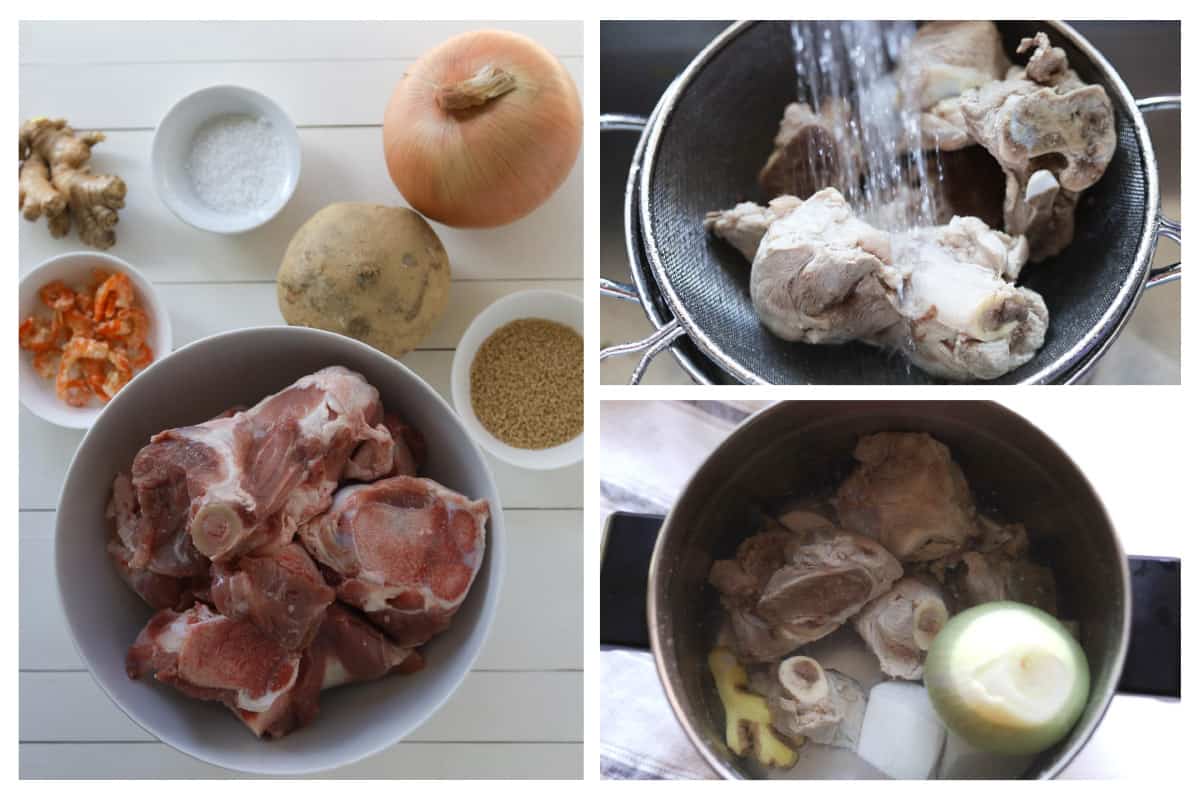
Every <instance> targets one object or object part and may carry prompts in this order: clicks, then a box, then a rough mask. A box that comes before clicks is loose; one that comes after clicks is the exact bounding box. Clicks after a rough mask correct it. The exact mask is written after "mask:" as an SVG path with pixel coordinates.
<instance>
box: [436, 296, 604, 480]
mask: <svg viewBox="0 0 1200 800" xmlns="http://www.w3.org/2000/svg"><path fill="white" fill-rule="evenodd" d="M582 329H583V303H582V301H580V299H579V298H578V297H574V296H572V295H569V294H565V293H563V292H555V291H548V290H530V291H525V292H517V293H515V294H511V295H508V296H507V297H503V298H501V299H500V300H497V301H496V302H494V303H492V304H491V305H490V306H488V307H487V308H485V309H484V310H483V311H482V312H481V313H480V314H479V316H477V317H476V318H475V319H474V321H472V323H471V324H470V326H468V328H467V330H466V332H465V333H464V334H463V337H462V340H461V341H460V342H459V345H458V349H457V350H456V351H455V354H454V363H453V366H452V368H451V394H452V395H453V398H454V406H455V408H456V409H457V410H458V413H459V415H460V416H461V417H462V419H463V423H464V424H465V425H466V427H467V430H468V431H470V433H471V435H472V436H473V437H474V438H475V440H476V441H477V442H478V443H479V444H480V446H482V447H483V448H484V449H485V450H487V451H488V452H490V453H491V454H492V455H494V456H496V457H497V458H499V459H501V460H503V461H507V462H508V463H510V464H513V465H515V466H518V467H524V468H526V469H555V468H558V467H565V466H568V465H571V464H574V463H576V462H578V461H579V460H580V459H581V458H582V457H583V336H582Z"/></svg>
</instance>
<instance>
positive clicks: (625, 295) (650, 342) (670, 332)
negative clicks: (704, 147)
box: [600, 114, 683, 386]
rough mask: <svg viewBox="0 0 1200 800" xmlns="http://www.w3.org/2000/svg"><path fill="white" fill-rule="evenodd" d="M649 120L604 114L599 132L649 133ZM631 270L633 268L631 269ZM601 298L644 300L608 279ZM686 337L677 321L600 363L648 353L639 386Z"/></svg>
mask: <svg viewBox="0 0 1200 800" xmlns="http://www.w3.org/2000/svg"><path fill="white" fill-rule="evenodd" d="M647 124H649V120H648V119H647V118H646V117H641V116H637V115H635V114H601V115H600V132H601V133H608V132H610V131H632V132H634V133H641V132H642V131H644V130H645V129H646V125H647ZM630 269H631V270H632V265H631V266H630ZM600 296H601V297H612V298H615V299H617V300H624V301H626V302H629V303H640V302H641V298H640V297H639V296H638V292H637V288H636V287H635V286H633V284H629V283H622V282H620V281H613V280H609V279H608V278H601V279H600ZM682 335H683V328H682V327H680V325H679V323H678V321H676V320H671V321H670V322H668V323H667V324H666V325H663V326H662V327H659V328H655V330H654V333H652V334H650V335H649V336H647V337H646V338H644V339H641V340H639V341H636V342H626V343H624V344H618V345H613V346H612V347H606V348H604V349H603V350H601V351H600V360H601V361H603V360H605V359H606V358H612V357H613V356H620V355H627V354H629V353H638V352H642V351H645V352H644V353H643V354H642V357H641V359H640V360H639V361H638V364H637V366H636V367H635V368H634V370H633V374H631V375H630V376H629V383H630V385H633V386H636V385H637V384H639V383H641V382H642V378H643V377H644V376H645V374H646V369H647V368H648V367H649V366H650V362H651V361H653V360H654V358H655V357H656V356H657V355H658V354H659V353H661V352H662V351H663V350H666V349H667V348H668V347H670V346H671V343H672V342H674V341H675V340H676V339H678V338H679V337H680V336H682Z"/></svg>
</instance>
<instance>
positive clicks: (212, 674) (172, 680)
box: [125, 603, 300, 736]
mask: <svg viewBox="0 0 1200 800" xmlns="http://www.w3.org/2000/svg"><path fill="white" fill-rule="evenodd" d="M125 671H126V673H128V675H129V677H130V678H134V679H137V678H142V677H145V676H146V675H153V676H154V677H155V678H156V679H157V680H159V681H160V682H162V683H165V684H167V685H168V686H172V687H174V688H175V689H178V690H179V691H180V692H182V693H183V694H186V695H187V696H189V697H193V698H196V699H197V700H213V701H216V702H219V703H223V704H224V705H225V706H226V707H227V708H229V710H230V711H232V712H233V713H234V714H235V715H236V716H237V717H238V719H240V720H242V722H244V723H245V724H246V725H247V727H249V728H250V729H251V730H252V731H254V733H255V734H256V735H258V736H262V735H264V734H265V733H267V732H268V731H269V729H270V728H271V727H272V725H273V724H274V723H275V722H276V721H277V720H278V719H279V718H280V717H281V716H283V715H284V714H285V713H286V712H287V709H288V705H289V700H288V694H289V693H290V691H291V689H292V687H293V686H295V684H296V680H297V678H298V676H299V674H300V654H299V653H293V652H289V651H288V650H286V649H284V648H283V647H281V646H280V645H279V644H278V643H277V642H275V641H273V640H271V639H270V638H268V637H267V636H265V635H263V633H262V632H261V631H259V630H258V628H256V627H255V626H254V625H252V624H251V623H249V622H240V621H237V620H232V619H229V618H228V617H225V616H222V615H220V614H215V613H213V612H212V611H211V610H209V608H208V607H207V606H205V605H203V604H201V603H197V604H196V605H195V606H193V607H192V608H191V609H189V610H187V611H185V612H182V613H179V612H175V611H171V610H170V609H167V610H163V611H159V612H158V613H157V614H155V615H154V616H153V617H151V618H150V621H149V622H148V623H146V627H145V628H143V629H142V632H141V633H140V634H138V637H137V640H136V641H135V642H134V643H133V646H132V647H130V648H129V653H128V655H127V656H126V660H125Z"/></svg>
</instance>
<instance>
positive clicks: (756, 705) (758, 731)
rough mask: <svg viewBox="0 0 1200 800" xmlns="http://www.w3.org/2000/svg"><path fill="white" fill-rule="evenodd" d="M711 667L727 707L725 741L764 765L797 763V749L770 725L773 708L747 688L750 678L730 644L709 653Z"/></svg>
mask: <svg viewBox="0 0 1200 800" xmlns="http://www.w3.org/2000/svg"><path fill="white" fill-rule="evenodd" d="M708 668H709V669H710V670H711V671H712V675H713V681H714V682H715V683H716V684H717V694H719V695H720V696H721V705H723V706H724V707H725V744H727V745H728V746H729V749H730V750H732V751H733V752H734V753H735V754H737V755H739V756H744V755H746V754H747V753H748V752H749V753H751V754H752V755H753V756H754V758H755V759H756V760H757V761H758V763H760V764H762V765H763V766H764V767H782V768H784V769H786V768H788V767H791V766H794V765H795V763H796V760H797V758H798V756H797V753H796V751H795V750H792V749H791V748H790V747H788V745H787V744H786V743H785V742H784V741H783V740H782V739H780V738H779V737H778V736H777V735H776V734H775V731H774V730H773V729H772V728H771V710H770V709H769V708H768V707H767V701H766V699H765V698H763V697H760V696H759V695H757V694H754V693H752V692H750V691H748V689H747V684H748V683H749V677H748V676H747V675H746V670H745V669H744V668H743V667H742V665H741V664H739V663H738V660H737V658H736V657H735V656H734V655H733V652H732V651H730V650H729V648H727V647H718V648H716V649H715V650H713V651H712V652H711V653H709V654H708Z"/></svg>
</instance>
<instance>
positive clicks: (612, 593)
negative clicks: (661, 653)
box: [600, 511, 663, 650]
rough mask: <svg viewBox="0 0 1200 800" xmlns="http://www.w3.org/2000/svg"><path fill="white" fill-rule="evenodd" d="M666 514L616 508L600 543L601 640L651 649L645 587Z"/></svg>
mask: <svg viewBox="0 0 1200 800" xmlns="http://www.w3.org/2000/svg"><path fill="white" fill-rule="evenodd" d="M662 523H663V518H662V517H661V516H658V515H657V514H631V513H629V512H626V511H617V512H615V513H613V514H611V515H610V516H609V518H608V521H607V522H606V523H605V525H604V537H603V539H602V540H601V543H600V549H601V552H600V644H602V645H615V646H618V647H634V648H637V649H639V650H649V649H650V629H649V627H647V621H646V591H647V589H648V588H649V581H650V558H651V557H652V556H653V555H654V543H655V542H656V541H658V531H659V529H660V528H661V527H662Z"/></svg>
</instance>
